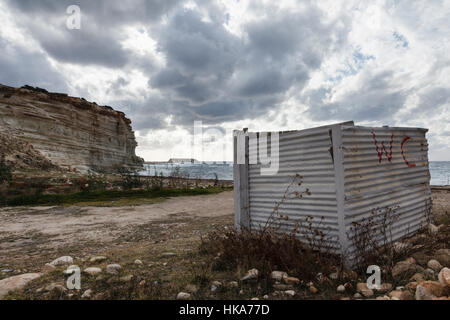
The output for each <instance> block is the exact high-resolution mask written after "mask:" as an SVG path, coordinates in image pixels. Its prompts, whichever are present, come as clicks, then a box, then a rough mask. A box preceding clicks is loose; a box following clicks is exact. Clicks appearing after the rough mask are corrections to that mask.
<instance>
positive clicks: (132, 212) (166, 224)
mask: <svg viewBox="0 0 450 320" xmlns="http://www.w3.org/2000/svg"><path fill="white" fill-rule="evenodd" d="M232 215H233V192H232V191H227V192H222V193H219V194H216V195H205V196H192V197H174V198H170V199H167V200H165V201H163V202H160V203H155V204H151V205H142V206H127V207H77V206H72V207H14V208H0V221H1V224H0V269H4V268H14V269H19V268H20V269H22V268H24V269H26V270H27V271H29V270H30V269H31V270H33V271H36V270H35V268H40V267H41V266H42V265H43V263H45V262H49V261H51V260H52V259H54V257H57V256H59V255H66V254H68V255H74V256H77V255H78V256H87V255H90V254H95V253H98V252H104V251H105V250H108V249H109V248H113V247H120V246H126V245H129V244H130V243H137V242H141V241H146V242H149V241H150V242H154V243H158V242H164V241H166V240H168V239H170V238H173V237H182V236H183V234H182V233H181V232H180V231H181V230H182V229H183V228H186V225H193V226H194V225H196V226H202V225H204V224H206V225H210V224H211V221H213V220H214V219H217V217H223V216H226V217H225V219H226V220H227V221H228V220H229V221H232ZM218 220H223V219H218ZM199 228H200V229H201V228H204V227H199ZM193 229H194V228H193ZM180 233H181V234H180ZM22 271H23V270H22ZM7 275H8V274H2V273H1V272H0V278H4V277H5V276H7Z"/></svg>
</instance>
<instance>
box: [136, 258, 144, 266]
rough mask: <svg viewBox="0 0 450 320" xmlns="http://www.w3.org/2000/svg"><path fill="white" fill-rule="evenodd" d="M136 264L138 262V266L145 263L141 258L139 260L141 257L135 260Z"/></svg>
mask: <svg viewBox="0 0 450 320" xmlns="http://www.w3.org/2000/svg"><path fill="white" fill-rule="evenodd" d="M134 264H137V265H138V266H143V265H144V263H143V262H142V261H141V260H139V259H136V260H134Z"/></svg>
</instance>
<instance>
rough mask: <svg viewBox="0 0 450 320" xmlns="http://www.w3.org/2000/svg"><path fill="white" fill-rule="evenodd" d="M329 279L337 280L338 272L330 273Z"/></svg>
mask: <svg viewBox="0 0 450 320" xmlns="http://www.w3.org/2000/svg"><path fill="white" fill-rule="evenodd" d="M329 278H330V279H331V280H337V279H338V278H339V273H338V272H333V273H330V275H329Z"/></svg>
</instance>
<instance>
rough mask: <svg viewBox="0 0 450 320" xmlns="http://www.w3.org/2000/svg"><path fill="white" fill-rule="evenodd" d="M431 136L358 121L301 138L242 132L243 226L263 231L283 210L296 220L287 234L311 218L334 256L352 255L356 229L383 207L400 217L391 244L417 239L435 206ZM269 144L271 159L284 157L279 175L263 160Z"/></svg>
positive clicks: (238, 213)
mask: <svg viewBox="0 0 450 320" xmlns="http://www.w3.org/2000/svg"><path fill="white" fill-rule="evenodd" d="M426 132H427V130H426V129H420V128H393V127H376V128H371V127H361V126H355V125H354V123H353V122H345V123H340V124H334V125H330V126H323V127H318V128H312V129H307V130H300V131H286V132H271V133H264V132H259V133H251V132H247V131H246V130H244V131H235V134H234V147H235V148H234V151H235V158H234V160H235V162H234V163H235V167H234V183H235V223H236V225H237V226H239V227H242V226H243V227H247V228H250V229H255V228H261V226H263V225H265V223H266V222H267V220H268V219H269V218H270V217H271V216H273V215H274V211H276V215H282V216H284V217H285V216H288V220H284V221H283V223H282V224H281V229H280V230H281V231H284V232H289V231H290V230H292V229H293V227H294V225H295V224H296V223H298V222H299V221H304V220H305V219H306V218H307V217H310V219H312V220H313V221H314V222H315V223H316V226H317V228H318V229H319V230H323V231H326V233H327V234H328V236H327V241H328V243H329V245H330V246H331V247H332V248H333V250H334V251H335V252H340V253H345V254H346V255H349V254H350V255H351V254H352V253H353V252H354V250H355V249H354V248H353V246H352V241H351V240H350V237H349V235H351V226H352V224H353V223H354V222H358V221H363V220H364V219H367V218H368V217H369V216H370V215H371V214H374V212H375V211H376V210H378V209H380V208H394V209H395V211H396V216H398V219H397V220H396V222H395V223H394V224H393V228H392V230H393V233H392V238H391V240H397V239H399V238H401V237H402V236H404V235H405V234H406V233H412V232H414V231H416V230H417V229H418V228H419V227H420V226H423V225H424V223H425V222H426V219H427V212H428V210H429V206H430V204H431V192H430V185H429V181H430V174H429V168H428V155H427V154H428V144H427V140H426V138H425V134H426ZM273 138H275V139H273ZM266 145H267V154H272V155H274V154H275V155H276V154H277V153H278V157H276V159H272V165H273V164H274V162H277V163H275V164H276V166H277V167H278V170H277V171H276V172H272V173H271V174H267V173H264V172H263V171H261V169H263V170H264V168H265V167H267V166H268V165H267V161H261V160H264V159H265V157H264V155H265V153H266V151H265V150H264V147H265V146H266ZM261 153H262V154H263V156H262V155H261ZM298 175H299V176H300V177H299V176H298ZM299 182H301V184H299ZM276 208H277V209H276ZM319 221H320V223H319ZM298 236H299V237H302V235H301V233H298Z"/></svg>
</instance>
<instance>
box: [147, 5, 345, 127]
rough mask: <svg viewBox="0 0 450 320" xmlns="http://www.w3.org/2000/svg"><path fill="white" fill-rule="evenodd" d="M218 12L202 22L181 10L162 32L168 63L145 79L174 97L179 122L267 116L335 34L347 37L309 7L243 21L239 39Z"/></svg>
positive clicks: (314, 66) (316, 65)
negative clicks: (297, 11)
mask: <svg viewBox="0 0 450 320" xmlns="http://www.w3.org/2000/svg"><path fill="white" fill-rule="evenodd" d="M222 18H223V16H220V15H219V18H217V19H219V21H220V23H217V21H214V20H211V21H206V20H205V19H202V15H201V14H200V13H199V12H197V11H194V10H187V9H183V10H178V11H177V12H176V13H175V14H174V16H173V17H172V18H171V19H170V20H169V23H168V24H167V25H166V26H165V27H163V28H162V29H161V31H160V34H159V38H158V44H159V50H160V51H161V52H162V53H163V54H164V55H165V57H166V59H167V61H166V67H165V68H163V69H162V70H160V71H159V72H158V73H157V74H153V75H150V77H151V80H150V81H149V85H150V86H152V87H153V88H158V89H160V90H161V92H163V93H164V94H165V96H166V97H167V98H168V100H170V101H171V102H172V103H171V112H172V114H173V116H174V121H176V122H177V123H180V124H186V125H189V124H192V121H194V120H196V119H198V120H204V121H205V122H207V123H210V124H214V123H221V122H224V121H234V120H242V119H246V118H257V117H260V116H263V115H265V114H267V112H268V111H269V110H273V109H276V108H277V107H278V105H279V103H280V102H282V101H283V100H284V98H285V96H286V94H287V92H288V91H289V90H290V89H291V88H292V87H295V88H296V89H298V90H301V89H302V88H303V87H304V86H305V85H306V83H307V81H308V80H309V77H310V73H311V72H312V71H314V70H317V68H319V67H320V65H321V63H322V60H323V57H324V56H325V55H326V54H327V52H329V51H330V50H332V48H333V44H334V42H333V39H340V40H338V41H342V39H343V38H345V36H344V35H342V34H341V33H345V30H342V28H339V27H337V26H334V25H333V24H329V25H327V24H325V23H323V22H322V20H321V17H320V12H319V11H318V10H317V9H316V8H314V7H311V8H310V10H308V11H306V12H301V13H293V12H289V11H286V10H279V11H276V12H273V14H272V15H271V16H270V17H268V18H264V19H259V20H258V21H256V22H252V23H249V24H247V25H244V26H243V31H244V36H243V37H242V38H240V37H238V36H236V35H234V34H232V33H230V32H229V31H228V30H227V29H226V28H225V27H224V24H223V23H222V20H221V19H222ZM336 33H337V34H338V35H336ZM333 36H334V38H333Z"/></svg>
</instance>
